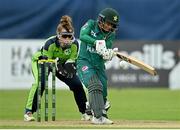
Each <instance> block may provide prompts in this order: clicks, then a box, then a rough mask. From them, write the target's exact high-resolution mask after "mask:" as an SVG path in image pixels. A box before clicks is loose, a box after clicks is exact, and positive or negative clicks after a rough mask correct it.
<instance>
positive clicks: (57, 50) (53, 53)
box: [32, 36, 78, 63]
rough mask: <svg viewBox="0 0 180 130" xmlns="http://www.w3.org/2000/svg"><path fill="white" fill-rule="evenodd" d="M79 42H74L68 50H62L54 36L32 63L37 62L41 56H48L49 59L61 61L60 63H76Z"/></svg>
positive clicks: (36, 54) (35, 55)
mask: <svg viewBox="0 0 180 130" xmlns="http://www.w3.org/2000/svg"><path fill="white" fill-rule="evenodd" d="M77 52H78V41H77V40H74V42H73V43H72V44H71V45H70V46H69V47H67V48H62V47H61V46H60V43H59V41H58V38H57V36H52V37H50V38H48V39H47V41H46V43H45V45H44V46H43V47H42V49H41V50H40V51H38V52H36V53H35V54H34V55H33V57H32V61H37V60H38V59H39V57H40V56H47V57H48V58H49V59H56V58H58V59H59V62H61V63H65V62H66V61H67V60H70V61H74V62H75V60H76V59H77Z"/></svg>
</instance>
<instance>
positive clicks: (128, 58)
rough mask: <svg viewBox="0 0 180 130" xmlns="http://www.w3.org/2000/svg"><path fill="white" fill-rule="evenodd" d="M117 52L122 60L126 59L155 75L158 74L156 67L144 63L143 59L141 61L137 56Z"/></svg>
mask: <svg viewBox="0 0 180 130" xmlns="http://www.w3.org/2000/svg"><path fill="white" fill-rule="evenodd" d="M115 54H116V56H117V57H118V58H120V59H121V60H124V61H126V62H128V63H130V64H133V65H135V66H137V67H139V68H140V69H143V70H145V71H146V72H148V73H150V74H151V75H153V76H155V75H157V72H156V70H155V68H153V67H152V66H150V65H148V64H146V63H144V62H143V61H140V60H138V59H136V58H135V57H132V56H129V55H126V54H123V53H121V52H115Z"/></svg>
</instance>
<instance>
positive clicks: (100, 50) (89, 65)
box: [77, 8, 119, 124]
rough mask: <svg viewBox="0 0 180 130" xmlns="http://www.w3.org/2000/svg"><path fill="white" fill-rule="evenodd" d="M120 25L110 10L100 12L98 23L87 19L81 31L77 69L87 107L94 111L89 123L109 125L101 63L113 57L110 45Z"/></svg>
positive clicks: (103, 66)
mask: <svg viewBox="0 0 180 130" xmlns="http://www.w3.org/2000/svg"><path fill="white" fill-rule="evenodd" d="M118 22H119V14H118V13H117V11H115V10H114V9H112V8H106V9H104V10H102V11H101V12H100V14H99V16H98V20H97V21H95V20H89V21H88V22H87V23H86V24H85V25H84V26H83V27H82V28H81V32H80V40H81V46H80V52H79V57H78V60H77V70H78V74H79V77H80V79H81V81H82V82H83V83H84V85H85V86H86V88H87V89H88V96H89V104H90V108H91V109H92V112H93V118H92V123H94V124H112V123H113V121H111V120H109V119H108V117H107V113H106V112H107V109H108V108H109V107H110V104H109V102H108V101H107V76H106V73H105V65H104V63H105V62H106V61H107V60H111V59H112V58H113V56H114V51H117V50H116V49H112V43H113V41H114V39H115V31H116V29H117V25H118Z"/></svg>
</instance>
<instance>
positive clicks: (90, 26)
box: [78, 20, 115, 68]
mask: <svg viewBox="0 0 180 130" xmlns="http://www.w3.org/2000/svg"><path fill="white" fill-rule="evenodd" d="M114 39H115V33H114V32H110V33H108V32H102V31H101V30H100V28H99V26H98V23H97V21H95V20H88V22H87V23H86V24H85V25H84V26H83V27H82V28H81V31H80V40H81V44H80V51H79V57H78V60H88V61H89V63H91V65H93V66H94V67H96V68H104V63H105V60H103V58H102V56H100V55H99V54H97V52H96V49H95V46H96V45H95V41H96V40H105V41H106V47H107V48H112V43H113V41H114Z"/></svg>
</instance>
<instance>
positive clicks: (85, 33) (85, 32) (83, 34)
mask: <svg viewBox="0 0 180 130" xmlns="http://www.w3.org/2000/svg"><path fill="white" fill-rule="evenodd" d="M93 27H94V21H93V20H88V22H86V23H85V25H84V26H82V28H81V31H80V40H81V41H83V42H86V43H89V44H94V42H95V41H96V39H94V38H92V37H91V35H90V34H91V29H92V28H93Z"/></svg>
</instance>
